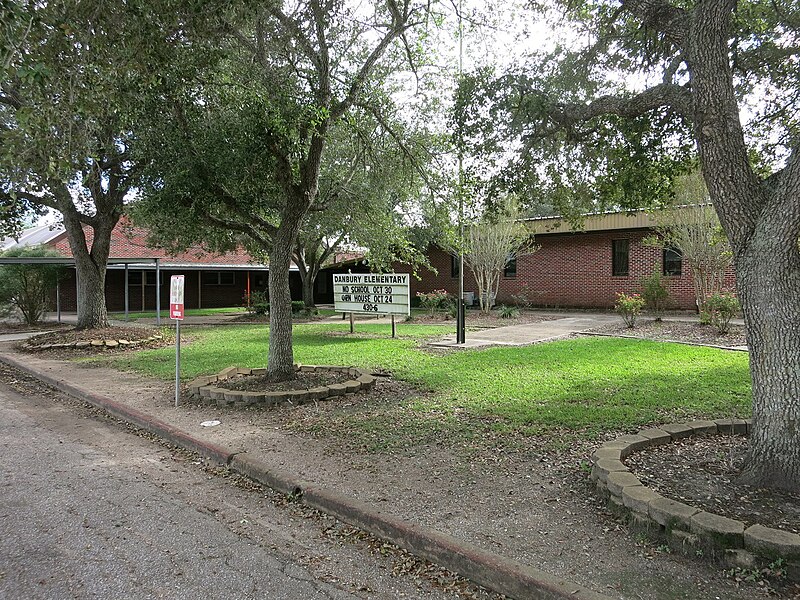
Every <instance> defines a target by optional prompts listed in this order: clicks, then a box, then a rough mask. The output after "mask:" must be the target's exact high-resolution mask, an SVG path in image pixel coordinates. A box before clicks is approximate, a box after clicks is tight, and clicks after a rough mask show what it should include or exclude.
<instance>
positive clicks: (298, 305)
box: [292, 300, 306, 315]
mask: <svg viewBox="0 0 800 600" xmlns="http://www.w3.org/2000/svg"><path fill="white" fill-rule="evenodd" d="M305 309H306V305H305V303H304V302H303V301H302V300H292V314H293V315H299V314H300V313H301V312H303V311H304V310H305Z"/></svg>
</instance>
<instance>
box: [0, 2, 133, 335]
mask: <svg viewBox="0 0 800 600" xmlns="http://www.w3.org/2000/svg"><path fill="white" fill-rule="evenodd" d="M137 8H138V7H137V5H136V4H135V3H131V4H127V5H114V4H109V5H104V6H103V7H102V9H100V8H99V7H98V6H97V5H96V4H95V3H91V2H87V3H59V2H56V3H33V2H22V3H19V2H10V3H9V2H3V4H2V5H0V10H2V16H3V31H2V33H3V39H2V41H0V58H1V59H2V65H1V66H2V72H0V233H2V234H11V235H14V234H16V233H18V232H19V230H20V227H21V226H22V224H23V223H24V221H25V219H26V218H29V217H30V216H31V215H42V214H44V213H46V212H47V211H56V212H57V213H59V214H60V216H61V217H62V218H63V223H64V226H65V228H66V230H67V235H68V239H69V243H70V248H71V251H72V254H73V256H74V257H75V261H76V268H77V272H78V281H79V287H78V311H79V314H78V325H79V327H98V326H105V325H107V316H106V308H105V298H104V294H103V288H104V281H105V267H106V261H107V259H108V252H109V241H110V236H111V231H112V230H113V228H114V226H115V225H116V223H117V221H118V220H119V217H120V215H121V214H122V210H123V202H124V198H125V196H126V194H127V193H128V192H129V190H130V189H131V187H132V185H133V183H134V181H135V176H136V170H135V165H134V164H133V162H132V161H131V159H130V154H129V150H130V142H131V128H132V125H133V123H135V121H136V116H137V108H138V106H139V104H138V102H137V98H138V92H139V90H140V89H141V86H142V73H141V71H139V70H138V69H137V65H138V63H137V62H136V61H135V57H136V56H137V55H138V53H139V52H140V51H141V50H142V49H143V48H144V47H145V46H146V43H145V41H144V40H143V39H142V38H141V36H140V35H139V28H140V27H141V26H142V22H141V20H140V19H136V18H134V13H137ZM120 40H125V42H124V43H121V41H120Z"/></svg>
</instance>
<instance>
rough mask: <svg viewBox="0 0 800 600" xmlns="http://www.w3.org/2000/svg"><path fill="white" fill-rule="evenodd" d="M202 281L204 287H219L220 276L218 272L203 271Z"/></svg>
mask: <svg viewBox="0 0 800 600" xmlns="http://www.w3.org/2000/svg"><path fill="white" fill-rule="evenodd" d="M202 281H203V285H217V284H218V283H219V276H218V275H217V272H216V271H203V275H202Z"/></svg>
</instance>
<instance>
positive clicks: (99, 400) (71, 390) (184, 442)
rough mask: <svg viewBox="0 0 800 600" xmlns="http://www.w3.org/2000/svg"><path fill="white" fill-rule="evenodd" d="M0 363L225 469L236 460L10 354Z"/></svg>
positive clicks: (174, 429)
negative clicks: (43, 371) (35, 367)
mask: <svg viewBox="0 0 800 600" xmlns="http://www.w3.org/2000/svg"><path fill="white" fill-rule="evenodd" d="M0 361H2V362H4V363H6V364H8V365H10V366H12V367H14V368H15V369H19V370H20V371H24V372H25V373H27V374H29V375H31V376H33V377H35V378H36V379H38V380H39V381H42V382H43V383H46V384H47V385H49V386H50V387H53V388H55V389H57V390H60V391H62V392H64V393H65V394H68V395H70V396H72V397H74V398H77V399H79V400H83V401H84V402H87V403H89V404H91V405H92V406H95V407H97V408H101V409H103V410H105V411H106V412H107V413H108V414H110V415H112V416H114V417H117V418H118V419H121V420H123V421H125V422H127V423H129V424H131V425H134V426H136V427H138V428H140V429H144V430H145V431H147V432H148V433H152V434H153V435H157V436H159V437H161V438H164V439H165V440H166V441H168V442H169V443H171V444H173V445H175V446H180V447H181V448H185V449H187V450H192V451H194V452H197V453H198V454H200V455H201V456H204V457H205V458H208V459H210V460H213V461H215V462H218V463H219V464H222V465H227V464H228V463H229V462H230V461H231V458H233V455H234V453H233V452H231V451H230V450H228V449H226V448H222V447H220V446H217V445H215V444H210V443H208V442H204V441H202V440H198V439H196V438H193V437H192V436H191V435H189V434H188V433H186V432H185V431H182V430H180V429H178V428H177V427H173V426H172V425H170V424H169V423H165V422H163V421H161V420H159V419H154V418H153V417H151V416H150V415H148V414H145V413H143V412H141V411H138V410H136V409H133V408H130V407H128V406H125V405H124V404H122V403H120V402H116V401H114V400H111V399H110V398H106V397H104V396H99V395H97V394H94V393H92V392H89V391H88V390H84V389H82V388H80V387H78V386H75V385H72V384H71V383H68V382H66V381H64V380H63V379H57V378H56V377H53V376H51V375H48V374H47V373H42V372H40V371H37V370H36V369H34V368H33V367H31V366H29V365H26V364H24V363H22V362H20V361H18V360H16V359H15V358H12V357H10V356H8V355H7V354H2V353H0Z"/></svg>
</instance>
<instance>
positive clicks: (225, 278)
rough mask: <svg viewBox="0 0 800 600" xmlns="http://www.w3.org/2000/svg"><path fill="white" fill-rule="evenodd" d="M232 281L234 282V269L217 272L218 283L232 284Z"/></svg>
mask: <svg viewBox="0 0 800 600" xmlns="http://www.w3.org/2000/svg"><path fill="white" fill-rule="evenodd" d="M234 283H236V273H235V272H234V271H220V272H219V284H220V285H233V284H234Z"/></svg>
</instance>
